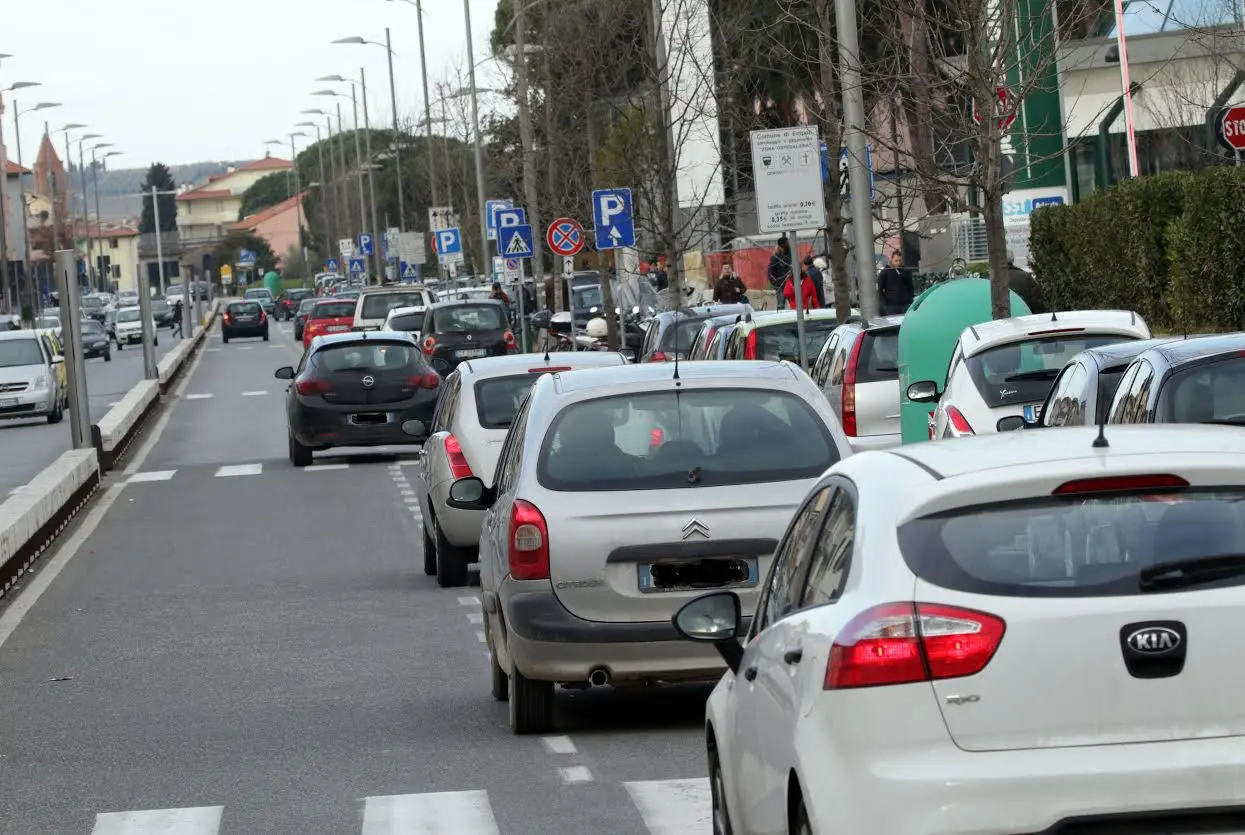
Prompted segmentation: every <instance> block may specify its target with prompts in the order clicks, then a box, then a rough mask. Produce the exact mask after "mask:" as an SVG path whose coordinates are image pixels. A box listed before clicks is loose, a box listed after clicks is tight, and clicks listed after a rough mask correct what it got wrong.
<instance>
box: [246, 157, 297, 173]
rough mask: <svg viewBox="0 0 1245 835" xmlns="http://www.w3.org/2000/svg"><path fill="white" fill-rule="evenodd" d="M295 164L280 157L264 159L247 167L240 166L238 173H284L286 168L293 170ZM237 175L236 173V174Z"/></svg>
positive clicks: (248, 164)
mask: <svg viewBox="0 0 1245 835" xmlns="http://www.w3.org/2000/svg"><path fill="white" fill-rule="evenodd" d="M293 167H294V163H292V162H290V161H289V160H288V159H281V158H280V157H264V158H263V159H257V160H255V161H254V162H248V163H246V164H245V165H239V166H238V171H283V170H285V169H286V168H293ZM235 173H236V172H235Z"/></svg>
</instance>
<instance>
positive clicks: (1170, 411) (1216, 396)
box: [1158, 354, 1245, 425]
mask: <svg viewBox="0 0 1245 835" xmlns="http://www.w3.org/2000/svg"><path fill="white" fill-rule="evenodd" d="M1158 415H1159V420H1160V422H1162V423H1209V422H1212V421H1213V422H1217V423H1233V424H1243V425H1245V360H1243V359H1242V358H1241V357H1239V356H1237V355H1236V354H1233V355H1232V356H1230V357H1224V358H1223V359H1219V360H1215V361H1214V362H1210V363H1205V364H1199V365H1196V366H1193V367H1188V368H1182V369H1178V370H1177V371H1176V372H1175V373H1174V374H1172V376H1171V377H1170V378H1169V379H1168V380H1167V382H1166V383H1164V384H1163V390H1162V391H1161V392H1159V404H1158Z"/></svg>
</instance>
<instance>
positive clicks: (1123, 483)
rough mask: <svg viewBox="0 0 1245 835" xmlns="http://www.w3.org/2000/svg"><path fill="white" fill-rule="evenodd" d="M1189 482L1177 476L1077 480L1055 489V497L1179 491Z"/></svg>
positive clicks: (1105, 477) (1118, 476) (1122, 476)
mask: <svg viewBox="0 0 1245 835" xmlns="http://www.w3.org/2000/svg"><path fill="white" fill-rule="evenodd" d="M1188 486H1189V482H1187V481H1185V480H1184V479H1183V478H1181V477H1180V476H1178V475H1117V476H1104V477H1102V478H1078V479H1076V480H1075V481H1067V482H1064V483H1063V484H1061V485H1059V486H1058V487H1056V488H1055V489H1054V491H1053V493H1052V495H1055V496H1070V495H1077V494H1084V493H1120V492H1128V491H1137V490H1173V489H1175V490H1179V489H1181V488H1183V487H1188Z"/></svg>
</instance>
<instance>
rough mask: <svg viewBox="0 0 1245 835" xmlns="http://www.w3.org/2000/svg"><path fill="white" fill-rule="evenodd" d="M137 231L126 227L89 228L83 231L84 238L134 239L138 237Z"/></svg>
mask: <svg viewBox="0 0 1245 835" xmlns="http://www.w3.org/2000/svg"><path fill="white" fill-rule="evenodd" d="M138 234H139V233H138V230H137V229H128V228H126V227H124V226H118V227H116V228H110V227H107V226H103V227H100V226H88V227H87V228H86V229H85V230H83V231H82V237H84V238H93V239H94V238H134V237H137V236H138Z"/></svg>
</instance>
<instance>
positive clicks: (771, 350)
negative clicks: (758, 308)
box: [756, 319, 839, 361]
mask: <svg viewBox="0 0 1245 835" xmlns="http://www.w3.org/2000/svg"><path fill="white" fill-rule="evenodd" d="M838 326H839V324H838V322H836V321H834V320H833V319H818V320H816V321H814V320H811V319H805V320H804V350H805V352H806V353H807V354H808V356H809V357H810V358H813V359H816V357H817V355H818V354H820V353H821V346H823V345H825V344H826V340H827V339H829V338H830V332H831V331H833V330H834V329H835V328H837V327H838ZM756 335H757V352H756V358H757V359H759V360H792V361H795V360H797V359H799V354H800V341H799V332H798V331H797V330H796V324H795V322H785V323H783V324H781V325H765V326H761V327H758V328H757V329H756Z"/></svg>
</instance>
